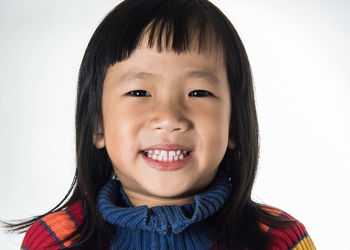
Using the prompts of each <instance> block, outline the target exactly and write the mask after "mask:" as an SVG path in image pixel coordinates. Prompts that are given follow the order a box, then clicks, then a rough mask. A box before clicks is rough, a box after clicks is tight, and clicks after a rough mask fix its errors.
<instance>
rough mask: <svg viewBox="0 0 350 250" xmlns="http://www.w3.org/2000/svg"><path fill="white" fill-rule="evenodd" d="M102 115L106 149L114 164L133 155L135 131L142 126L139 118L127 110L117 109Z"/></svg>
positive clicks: (109, 110)
mask: <svg viewBox="0 0 350 250" xmlns="http://www.w3.org/2000/svg"><path fill="white" fill-rule="evenodd" d="M116 106H117V105H116ZM103 115H104V117H103V122H104V133H105V134H104V136H105V143H106V149H107V152H108V154H109V156H110V158H111V160H112V162H113V163H114V164H116V163H117V161H124V160H123V159H124V158H125V159H126V157H127V156H130V154H131V153H134V151H135V141H136V136H137V131H138V129H139V127H140V126H141V125H142V122H140V120H141V119H140V118H141V117H140V116H139V115H135V114H134V113H132V112H130V111H129V110H127V109H117V108H115V109H113V110H112V109H108V110H107V109H106V112H105V113H104V114H103Z"/></svg>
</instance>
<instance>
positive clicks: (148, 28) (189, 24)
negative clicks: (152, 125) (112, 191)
mask: <svg viewBox="0 0 350 250" xmlns="http://www.w3.org/2000/svg"><path fill="white" fill-rule="evenodd" d="M145 33H147V34H148V45H149V47H150V48H151V47H153V46H156V47H157V49H158V51H160V52H161V51H162V50H163V49H169V50H171V51H173V52H176V53H185V52H187V51H189V50H190V49H191V48H192V47H191V45H192V44H193V43H197V45H198V46H197V47H196V48H198V51H199V52H200V51H201V50H206V49H208V48H213V49H217V50H218V51H221V52H222V53H223V57H224V63H225V67H226V71H227V79H228V82H229V85H230V95H231V121H230V131H229V137H230V138H231V139H232V140H233V141H234V142H235V148H234V149H232V150H231V149H227V151H226V153H225V156H224V158H223V160H222V162H221V164H220V166H222V167H223V169H224V170H225V171H227V172H228V174H229V175H230V177H231V182H232V191H231V193H230V196H229V198H228V201H227V202H226V204H225V205H224V207H222V208H221V209H220V211H219V212H217V213H216V214H214V215H213V216H212V217H210V219H209V222H210V223H211V224H212V226H213V228H214V230H213V232H214V235H213V247H212V248H213V249H264V248H265V247H266V246H267V244H268V242H269V235H268V233H266V232H264V231H263V230H262V229H261V228H260V227H259V223H260V222H262V223H264V224H266V225H269V226H274V227H283V225H287V224H290V223H293V222H292V221H283V220H282V219H281V218H278V217H274V216H272V215H269V214H268V213H266V212H264V210H263V209H262V208H261V206H260V204H258V203H256V202H254V201H252V199H251V191H252V187H253V184H254V179H255V175H256V171H257V165H258V158H259V130H258V121H257V114H256V109H255V100H254V90H253V80H252V74H251V69H250V64H249V60H248V57H247V54H246V51H245V48H244V46H243V43H242V42H241V40H240V38H239V36H238V34H237V32H236V30H235V29H234V27H233V26H232V24H231V22H230V21H229V20H228V19H227V17H226V16H225V15H224V14H223V13H222V12H221V11H220V10H219V9H218V8H217V7H216V6H214V5H213V4H212V3H210V2H209V1H207V0H125V1H123V2H121V3H120V4H119V5H117V6H116V7H115V8H114V9H113V10H112V11H111V12H110V13H109V14H108V15H107V16H106V17H105V18H104V19H103V21H102V22H101V23H100V25H99V26H98V27H97V29H96V31H95V33H94V34H93V36H92V38H91V40H90V42H89V44H88V46H87V49H86V51H85V54H84V57H83V60H82V63H81V67H80V71H79V79H78V91H77V103H76V117H75V129H76V164H77V166H76V173H75V177H74V180H73V183H72V185H71V188H70V189H69V191H68V193H67V195H66V196H65V197H64V199H63V200H62V201H61V202H60V203H59V204H58V205H57V206H56V207H55V208H53V209H52V210H50V211H49V212H47V213H46V214H49V213H52V212H55V211H60V210H62V209H64V208H65V207H67V206H69V205H72V204H73V203H75V202H76V201H78V200H80V201H83V204H84V220H83V222H82V224H81V225H80V226H79V227H78V228H77V230H76V231H75V232H74V233H73V234H72V235H71V237H70V238H72V237H74V236H77V237H76V238H75V239H74V243H73V245H71V248H82V249H105V248H108V246H109V244H110V243H111V241H112V239H113V230H112V228H111V226H110V225H108V224H107V223H106V222H104V221H103V219H102V217H101V215H100V213H99V210H98V208H97V204H96V198H97V195H98V192H99V190H100V189H101V187H102V186H103V185H104V184H106V183H107V182H108V181H109V180H110V179H111V177H112V175H113V174H114V171H113V166H112V164H111V161H110V159H109V156H108V154H107V151H106V149H105V148H102V149H97V148H96V147H95V145H94V143H93V137H94V135H96V133H97V130H98V126H100V125H101V124H102V108H101V101H102V89H103V83H104V79H105V75H106V71H107V69H108V68H109V67H110V66H111V65H113V64H114V63H116V62H120V61H123V60H126V59H127V58H129V57H130V55H132V53H133V51H134V50H135V49H136V48H137V46H138V44H139V43H140V39H141V38H142V37H143V35H144V34H145ZM46 214H44V215H40V216H37V217H35V218H33V219H31V220H28V221H25V222H22V223H18V224H12V225H8V228H10V229H12V230H15V231H16V230H17V231H21V230H22V231H23V230H25V229H26V228H27V227H28V226H30V225H31V224H33V222H35V221H36V220H38V219H40V218H42V217H43V216H45V215H46ZM238 229H239V230H238Z"/></svg>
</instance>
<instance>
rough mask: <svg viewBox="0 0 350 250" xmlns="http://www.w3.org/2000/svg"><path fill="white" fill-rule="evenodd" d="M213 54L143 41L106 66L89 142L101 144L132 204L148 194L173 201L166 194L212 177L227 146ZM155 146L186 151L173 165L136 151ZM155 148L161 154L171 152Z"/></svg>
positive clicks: (222, 82) (222, 80) (225, 105)
mask: <svg viewBox="0 0 350 250" xmlns="http://www.w3.org/2000/svg"><path fill="white" fill-rule="evenodd" d="M216 56H217V57H216ZM216 56H213V55H210V54H206V53H205V54H197V53H196V52H191V53H187V54H176V53H174V52H165V51H163V52H162V53H158V52H157V51H156V49H155V48H152V49H149V48H147V47H146V46H145V43H144V42H143V43H142V44H141V45H140V47H139V48H138V49H136V50H135V51H134V53H133V54H132V56H131V57H130V58H129V59H127V60H125V61H122V62H118V63H116V64H115V65H113V66H111V67H110V68H109V69H108V71H107V74H106V78H105V82H104V88H103V94H102V114H103V131H102V129H101V132H103V134H104V136H103V137H101V138H100V139H99V140H98V141H97V142H95V144H96V146H97V147H103V146H105V147H106V149H107V152H108V154H109V157H110V159H111V161H112V164H113V166H114V169H115V172H116V174H117V176H118V177H119V179H120V181H121V183H122V184H123V187H124V190H125V191H126V193H127V194H128V196H129V198H130V200H131V202H132V203H134V205H141V204H143V203H145V204H147V201H148V200H156V201H160V203H159V202H158V203H157V204H162V202H161V201H166V202H165V204H176V202H174V203H173V202H172V200H176V199H183V198H189V197H193V195H194V194H195V193H198V192H200V191H201V190H202V189H203V188H205V187H206V186H207V185H208V184H209V183H210V182H211V181H212V179H213V178H214V176H215V174H216V171H217V169H218V166H219V163H220V162H221V160H222V158H223V156H224V154H225V151H226V149H227V146H228V139H229V138H228V134H229V122H230V112H231V107H230V94H229V84H228V81H227V77H226V70H225V67H224V63H223V59H222V57H221V56H218V55H216ZM135 90H142V91H135ZM196 90H205V91H209V92H210V93H212V95H213V96H211V95H209V96H204V97H200V96H203V93H204V94H205V93H206V92H205V91H204V92H203V91H196ZM131 91H134V92H131ZM130 92H131V93H130ZM127 93H129V95H128V94H127ZM137 94H138V95H139V96H137ZM196 94H197V95H199V97H198V96H196ZM158 144H165V145H169V146H170V148H169V149H168V150H165V151H169V150H170V151H173V150H174V149H178V147H180V149H181V148H183V149H189V150H190V151H191V153H190V155H189V156H187V157H185V158H184V159H183V160H181V161H180V160H178V162H177V163H175V164H172V165H171V164H169V165H167V163H164V162H163V163H160V164H158V165H157V162H158V160H157V159H158V158H157V159H156V160H153V159H152V157H149V158H148V157H147V156H144V152H143V150H146V149H149V148H151V147H152V146H154V145H158ZM173 144H177V145H178V146H175V148H172V146H173ZM179 145H180V146H179ZM155 147H156V148H157V147H159V151H161V150H162V149H161V148H160V146H155ZM175 151H176V150H175ZM187 151H188V150H187ZM154 153H155V148H153V154H154ZM163 153H168V154H167V158H169V157H170V155H172V154H173V153H169V152H163ZM175 153H176V152H175ZM181 153H183V152H182V151H181ZM184 156H186V154H184ZM157 157H159V156H157ZM174 158H175V156H173V160H174ZM147 159H149V160H147ZM151 159H152V160H151ZM154 163H155V164H154ZM173 163H174V161H173ZM179 163H182V164H179ZM167 166H171V167H170V168H168V167H167ZM142 199H143V200H142ZM150 204H151V203H150ZM150 204H148V205H149V206H150Z"/></svg>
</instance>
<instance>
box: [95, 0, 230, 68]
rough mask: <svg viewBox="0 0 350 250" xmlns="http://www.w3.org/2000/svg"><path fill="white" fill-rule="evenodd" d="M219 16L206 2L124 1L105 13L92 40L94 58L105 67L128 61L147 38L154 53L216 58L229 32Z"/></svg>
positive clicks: (222, 48)
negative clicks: (99, 59) (207, 55)
mask: <svg viewBox="0 0 350 250" xmlns="http://www.w3.org/2000/svg"><path fill="white" fill-rule="evenodd" d="M222 15H223V14H222V13H221V12H220V10H218V9H217V8H216V7H215V6H214V5H212V4H211V3H209V2H207V1H200V0H198V1H186V0H146V1H145V0H134V1H126V2H122V3H121V4H120V5H118V6H117V7H116V9H114V10H112V11H111V12H110V13H109V15H108V16H107V17H106V18H105V20H104V22H103V23H101V24H100V27H99V28H98V29H97V31H98V30H99V31H101V32H96V34H95V35H96V37H95V39H94V37H93V38H92V39H94V40H95V42H96V43H100V44H99V46H97V47H98V48H100V51H99V52H100V53H98V54H100V58H104V59H105V61H104V64H105V66H107V67H108V66H110V65H112V64H114V63H116V62H119V61H123V60H126V59H128V58H129V57H130V56H131V54H132V53H133V51H134V50H135V49H136V48H137V47H138V46H139V45H140V43H141V42H142V41H144V40H143V39H147V38H148V40H146V42H147V44H148V47H149V48H153V47H156V49H157V51H158V52H162V51H164V50H165V51H173V52H175V53H179V54H180V53H186V52H189V51H197V52H198V53H202V52H203V51H205V52H206V53H208V52H209V53H211V54H212V55H216V56H217V55H221V54H222V52H224V50H226V49H227V48H225V46H224V44H225V42H224V41H225V40H226V41H227V40H228V36H229V33H230V32H231V31H230V30H229V28H228V27H227V23H226V21H225V20H224V19H223V18H222ZM225 27H226V29H225ZM227 28H228V29H227ZM103 31H104V32H103ZM99 36H100V37H99ZM101 36H103V37H101ZM101 38H102V39H101ZM101 43H102V44H101ZM223 54H225V53H223ZM102 60H103V59H102Z"/></svg>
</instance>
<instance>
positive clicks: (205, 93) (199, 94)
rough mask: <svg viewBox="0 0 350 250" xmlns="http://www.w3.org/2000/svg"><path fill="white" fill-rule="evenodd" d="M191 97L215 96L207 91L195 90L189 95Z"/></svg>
mask: <svg viewBox="0 0 350 250" xmlns="http://www.w3.org/2000/svg"><path fill="white" fill-rule="evenodd" d="M189 96H195V97H206V96H213V94H212V93H210V92H209V91H206V90H194V91H191V92H190V93H189Z"/></svg>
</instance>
